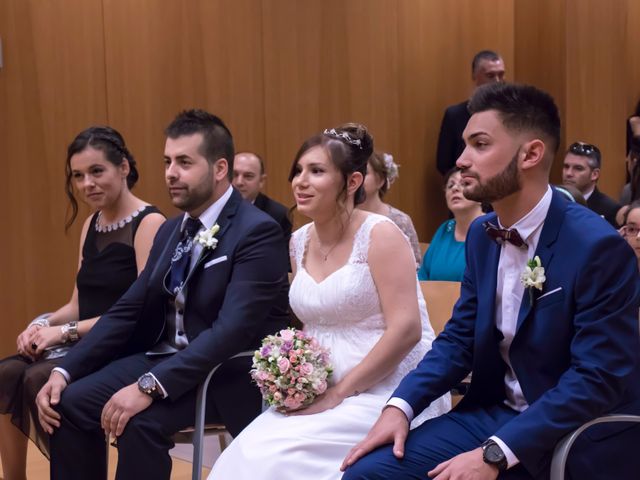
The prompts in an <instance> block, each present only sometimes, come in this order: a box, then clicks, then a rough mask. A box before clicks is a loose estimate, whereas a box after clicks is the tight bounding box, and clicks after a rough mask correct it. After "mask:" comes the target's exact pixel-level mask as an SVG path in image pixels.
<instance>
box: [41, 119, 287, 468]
mask: <svg viewBox="0 0 640 480" xmlns="http://www.w3.org/2000/svg"><path fill="white" fill-rule="evenodd" d="M166 134H167V141H166V145H165V152H164V163H165V180H166V183H167V187H168V190H169V194H170V196H171V200H172V203H173V204H174V205H175V206H176V207H178V208H180V209H181V210H183V211H184V212H185V214H184V215H180V216H178V217H176V218H174V219H172V220H169V221H167V222H166V223H165V224H164V225H163V226H162V227H161V228H160V230H159V231H158V234H157V236H156V238H155V240H154V244H153V247H152V249H151V252H150V254H149V259H148V261H147V265H146V268H145V269H144V271H143V272H142V273H141V274H140V277H139V278H138V279H137V281H136V282H135V283H134V284H133V285H132V287H131V288H130V289H129V291H127V293H125V295H124V296H123V297H122V298H121V299H120V300H119V301H118V302H117V303H116V304H115V305H114V306H113V307H112V308H111V309H110V310H109V311H108V312H107V313H106V314H105V315H103V316H102V318H101V319H100V320H99V321H98V322H97V323H96V325H95V326H94V327H93V329H92V330H91V331H90V333H88V334H87V336H86V337H85V338H83V339H82V340H81V341H80V342H79V343H78V344H77V345H76V346H75V347H74V348H73V349H72V350H71V351H70V352H69V354H68V355H67V356H66V357H65V358H64V360H63V361H62V363H61V365H60V368H56V369H55V370H54V371H53V372H52V373H51V377H50V379H49V381H48V383H47V384H46V385H45V386H44V387H43V388H42V390H41V391H40V393H39V394H38V398H37V403H38V408H39V419H40V423H41V424H42V425H43V427H44V428H45V429H46V430H47V431H48V433H50V434H51V478H52V479H54V480H55V479H64V480H69V479H79V480H80V479H85V480H86V479H101V478H102V479H106V474H107V465H106V458H105V433H106V434H108V435H111V436H113V437H116V438H117V443H118V451H119V454H118V469H117V472H116V478H118V479H139V480H142V479H147V478H148V479H154V480H155V479H168V478H169V476H170V473H171V458H170V457H169V455H168V450H169V449H170V448H171V447H173V442H172V440H171V436H172V434H173V433H175V432H177V431H179V430H181V429H182V428H185V427H187V426H189V425H192V424H193V421H194V416H195V396H196V389H197V387H198V385H199V384H200V383H201V382H202V380H203V379H204V377H205V376H206V375H207V373H208V372H209V371H210V370H211V368H212V367H213V366H215V365H217V364H219V363H222V362H225V360H227V359H229V357H231V356H233V355H235V354H236V353H239V352H240V351H242V350H247V349H253V348H256V347H257V346H258V345H259V342H260V340H261V339H262V338H263V337H264V336H265V335H267V334H269V333H273V332H275V331H277V330H279V329H281V328H283V327H285V326H286V324H287V322H288V315H287V295H286V292H287V284H288V283H287V270H286V265H287V259H286V253H285V252H286V251H287V249H286V246H285V245H284V238H283V236H282V231H281V229H280V226H279V225H278V224H277V223H276V222H275V221H274V220H273V219H272V218H271V217H269V216H268V215H267V214H265V213H264V212H262V211H260V210H259V209H257V208H255V207H254V206H252V205H251V204H250V203H248V202H244V201H242V197H241V195H240V194H239V193H238V192H237V191H235V190H234V189H233V188H232V187H231V183H230V180H231V172H232V171H233V158H234V151H233V140H232V137H231V133H230V132H229V130H228V129H227V127H226V126H225V125H224V123H223V122H222V121H221V120H220V119H219V118H218V117H215V116H214V115H211V114H209V113H207V112H204V111H202V110H190V111H186V112H183V113H181V114H180V115H178V116H177V117H176V119H175V120H174V121H173V122H172V123H171V125H169V127H168V128H167V130H166ZM249 368H250V360H248V359H246V358H244V359H236V360H234V361H229V362H226V363H225V364H224V365H223V367H222V368H221V369H220V370H219V374H218V373H216V375H215V376H214V377H213V379H212V382H211V387H210V390H209V398H210V399H211V401H210V402H209V405H208V408H207V414H208V415H207V419H206V421H208V422H212V421H213V422H223V423H224V424H225V425H226V426H227V428H228V429H229V430H230V432H231V433H232V434H234V435H235V434H237V433H238V432H239V431H240V430H241V429H242V428H243V427H244V426H246V425H247V424H248V423H249V422H250V421H251V420H252V419H253V417H254V416H255V415H257V414H258V413H259V412H260V397H259V392H258V390H257V389H256V388H255V387H254V386H251V384H250V378H249V375H248V371H249Z"/></svg>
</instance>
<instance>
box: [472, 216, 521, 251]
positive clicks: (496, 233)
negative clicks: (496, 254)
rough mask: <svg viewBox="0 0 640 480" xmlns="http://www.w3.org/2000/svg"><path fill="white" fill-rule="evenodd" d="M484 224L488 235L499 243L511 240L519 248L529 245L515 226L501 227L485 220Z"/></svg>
mask: <svg viewBox="0 0 640 480" xmlns="http://www.w3.org/2000/svg"><path fill="white" fill-rule="evenodd" d="M482 226H483V227H484V229H485V230H486V232H487V235H489V236H490V237H491V238H492V239H493V240H494V241H495V242H496V243H498V245H502V244H503V243H504V242H509V243H511V244H512V245H515V246H516V247H518V248H526V247H527V243H526V242H525V241H524V240H523V239H522V237H521V236H520V234H519V233H518V231H517V230H516V229H515V228H512V229H506V228H500V227H497V226H496V225H494V224H493V223H489V222H484V223H483V224H482Z"/></svg>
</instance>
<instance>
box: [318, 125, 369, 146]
mask: <svg viewBox="0 0 640 480" xmlns="http://www.w3.org/2000/svg"><path fill="white" fill-rule="evenodd" d="M322 133H323V134H324V135H326V136H328V137H333V138H336V139H338V140H342V141H344V142H347V143H349V144H351V145H355V146H356V147H358V148H359V149H360V150H362V141H361V140H360V139H359V138H353V137H352V136H351V135H349V134H348V133H347V132H338V131H336V129H335V128H332V129H331V130H329V129H328V128H327V129H325V131H324V132H322Z"/></svg>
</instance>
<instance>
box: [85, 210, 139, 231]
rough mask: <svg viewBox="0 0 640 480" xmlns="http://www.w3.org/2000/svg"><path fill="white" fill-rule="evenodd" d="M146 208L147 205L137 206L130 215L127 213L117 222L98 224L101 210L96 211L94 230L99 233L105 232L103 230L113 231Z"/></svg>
mask: <svg viewBox="0 0 640 480" xmlns="http://www.w3.org/2000/svg"><path fill="white" fill-rule="evenodd" d="M145 208H147V205H143V206H142V207H140V208H138V209H137V210H134V211H133V212H132V213H131V215H127V216H126V217H124V218H123V219H121V220H118V221H117V222H113V223H111V224H109V225H100V223H101V222H100V221H101V220H102V212H98V218H96V225H95V227H96V232H100V233H105V232H113V231H114V230H118V229H119V228H123V227H124V226H125V225H127V224H128V223H131V221H132V220H133V219H134V218H135V217H137V216H138V215H140V213H141V212H142V211H143V210H144V209H145Z"/></svg>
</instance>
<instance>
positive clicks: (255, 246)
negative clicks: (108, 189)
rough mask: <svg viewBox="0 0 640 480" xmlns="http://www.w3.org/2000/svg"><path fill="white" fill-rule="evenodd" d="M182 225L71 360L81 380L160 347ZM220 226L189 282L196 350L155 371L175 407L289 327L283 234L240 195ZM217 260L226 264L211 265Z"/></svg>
mask: <svg viewBox="0 0 640 480" xmlns="http://www.w3.org/2000/svg"><path fill="white" fill-rule="evenodd" d="M182 218H183V216H182V215H181V216H179V217H176V218H173V219H171V220H168V221H167V222H165V223H164V225H162V227H160V229H159V231H158V233H157V235H156V237H155V239H154V243H153V247H152V249H151V252H150V254H149V259H148V261H147V265H146V268H145V269H144V271H143V272H142V273H141V274H140V276H139V277H138V279H137V280H136V281H135V282H134V284H133V285H132V286H131V288H130V289H129V290H128V291H127V292H126V293H125V294H124V295H123V296H122V298H120V300H119V301H118V302H117V303H116V304H115V305H114V306H113V307H112V308H111V309H110V310H109V311H108V312H107V313H106V314H104V315H103V316H102V317H101V318H100V320H99V321H98V322H97V323H96V325H95V326H94V327H93V328H92V329H91V331H90V332H89V333H88V334H87V335H86V337H84V338H83V339H82V340H81V341H80V342H79V343H78V345H76V346H75V347H74V348H73V349H72V350H71V351H70V352H69V354H68V355H67V356H66V357H65V358H64V360H63V362H62V364H61V365H60V366H61V367H62V368H64V369H66V370H67V371H68V372H69V374H70V375H71V378H72V379H73V380H76V379H78V378H81V377H83V376H85V375H88V374H90V373H92V372H94V371H96V370H98V369H99V368H101V367H103V366H104V365H106V364H107V363H109V362H110V361H111V360H113V359H114V358H116V357H119V356H123V355H127V354H132V353H136V352H144V351H147V350H149V349H150V348H151V347H152V346H153V345H155V344H156V343H157V342H158V341H159V340H160V338H161V336H162V333H163V331H164V328H165V323H166V322H165V308H166V306H167V302H168V300H169V298H170V297H169V294H168V293H167V291H166V289H165V288H164V285H163V282H164V277H165V275H166V274H167V272H168V270H169V266H170V261H171V256H172V253H173V250H174V248H175V246H176V244H177V243H178V241H179V237H180V225H181V222H182ZM217 223H218V224H219V225H220V231H219V232H218V234H217V235H216V238H218V240H219V241H218V244H217V247H216V248H215V249H213V250H211V249H204V250H203V253H202V255H201V257H200V258H199V259H198V262H197V264H196V266H195V267H194V268H193V269H192V271H191V272H190V274H189V277H188V279H187V298H186V304H185V312H184V321H185V330H186V334H187V337H188V339H189V345H188V346H187V347H186V348H185V349H184V350H181V351H179V352H178V353H176V354H174V355H171V356H170V357H167V359H166V360H165V361H163V362H161V363H159V364H158V365H156V366H155V367H154V368H153V370H152V372H153V374H154V375H155V376H156V378H157V379H158V380H159V381H160V383H161V384H162V385H163V387H164V388H165V389H166V390H167V393H168V394H169V397H170V398H171V399H173V400H175V399H176V398H178V397H180V396H181V395H182V394H184V393H186V392H187V391H189V390H191V389H193V388H194V387H195V386H197V385H198V384H199V383H200V382H201V381H202V380H203V378H204V377H205V376H206V374H207V373H208V371H209V370H210V369H211V368H212V367H213V366H214V365H216V364H218V363H221V362H222V361H224V360H226V359H227V358H229V357H230V356H232V355H234V354H236V353H238V352H240V351H242V350H246V349H250V348H256V347H257V346H258V345H259V342H260V340H261V339H262V338H263V337H264V336H265V335H267V334H269V333H273V332H275V331H277V330H279V329H280V328H284V327H285V326H286V325H287V323H288V320H289V318H288V314H287V304H288V299H287V285H288V282H287V271H286V265H287V261H286V260H287V259H286V257H285V255H286V254H285V252H286V249H285V248H284V246H283V243H284V238H283V235H282V230H281V229H280V226H279V225H278V224H277V223H276V222H275V221H274V220H273V219H272V218H271V217H270V216H268V215H267V214H266V213H264V212H262V211H260V210H259V209H257V208H255V207H254V206H253V205H251V204H250V203H248V202H244V201H242V197H241V196H240V194H239V193H238V192H237V191H235V190H234V192H233V194H232V195H231V197H230V198H229V200H228V201H227V203H226V205H225V207H224V208H223V210H222V212H221V213H220V216H219V218H218V221H217ZM224 257H226V259H224ZM215 259H219V260H220V261H218V262H214V263H213V264H211V265H208V262H210V261H212V260H215ZM207 265H208V266H207Z"/></svg>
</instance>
